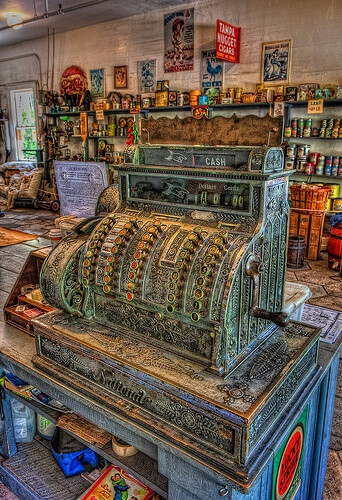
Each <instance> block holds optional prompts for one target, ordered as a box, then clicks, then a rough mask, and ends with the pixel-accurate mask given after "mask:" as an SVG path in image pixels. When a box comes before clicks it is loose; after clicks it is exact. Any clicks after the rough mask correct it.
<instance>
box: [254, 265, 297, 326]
mask: <svg viewBox="0 0 342 500" xmlns="http://www.w3.org/2000/svg"><path fill="white" fill-rule="evenodd" d="M263 270H264V265H263V264H262V263H261V262H260V261H259V260H258V259H257V258H256V256H255V255H251V256H250V257H249V258H248V259H247V263H246V274H247V276H249V277H250V278H252V280H253V282H254V290H253V304H252V308H251V314H252V315H253V316H255V317H256V318H262V319H266V320H269V321H272V323H275V324H276V325H278V326H286V325H287V323H288V322H289V316H288V314H286V313H285V312H282V311H275V312H272V311H267V310H266V309H261V308H260V307H258V305H257V304H258V303H259V280H260V274H261V273H262V271H263Z"/></svg>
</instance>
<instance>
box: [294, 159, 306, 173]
mask: <svg viewBox="0 0 342 500" xmlns="http://www.w3.org/2000/svg"><path fill="white" fill-rule="evenodd" d="M305 164H306V159H305V160H298V159H297V161H296V170H297V172H305Z"/></svg>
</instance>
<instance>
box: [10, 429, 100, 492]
mask: <svg viewBox="0 0 342 500" xmlns="http://www.w3.org/2000/svg"><path fill="white" fill-rule="evenodd" d="M50 448H51V446H50V443H49V442H48V441H46V440H45V439H42V438H40V436H39V435H36V437H35V438H34V439H33V441H32V442H31V443H18V452H17V453H16V454H15V455H13V456H12V457H10V458H8V459H6V460H2V461H1V464H0V480H1V481H2V482H3V483H4V484H5V485H7V486H8V487H9V488H10V489H11V491H13V493H15V494H16V495H17V496H18V497H19V498H22V499H24V498H25V499H30V500H43V499H46V498H49V500H73V499H75V498H78V497H79V496H80V495H81V494H82V493H84V492H85V491H86V490H87V489H88V488H89V486H90V483H89V482H88V481H86V480H85V479H84V478H83V477H82V476H80V475H77V476H72V477H69V478H66V477H65V476H64V474H63V472H62V470H61V468H60V467H59V465H58V464H57V462H56V460H55V458H54V456H53V455H52V453H51V450H50Z"/></svg>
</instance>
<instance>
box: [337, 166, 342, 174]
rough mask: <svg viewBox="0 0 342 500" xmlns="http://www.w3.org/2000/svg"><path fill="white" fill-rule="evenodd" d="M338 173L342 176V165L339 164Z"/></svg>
mask: <svg viewBox="0 0 342 500" xmlns="http://www.w3.org/2000/svg"><path fill="white" fill-rule="evenodd" d="M337 175H338V177H342V165H339V167H338V171H337Z"/></svg>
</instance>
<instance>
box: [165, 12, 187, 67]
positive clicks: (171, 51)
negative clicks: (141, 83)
mask: <svg viewBox="0 0 342 500" xmlns="http://www.w3.org/2000/svg"><path fill="white" fill-rule="evenodd" d="M192 69H194V9H185V10H179V11H177V12H172V13H171V14H165V16H164V71H165V73H174V72H175V71H187V70H192Z"/></svg>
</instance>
